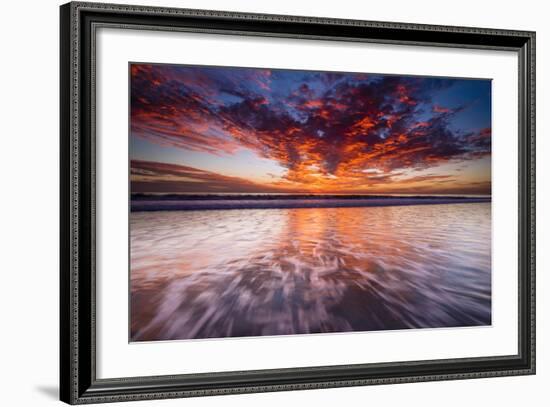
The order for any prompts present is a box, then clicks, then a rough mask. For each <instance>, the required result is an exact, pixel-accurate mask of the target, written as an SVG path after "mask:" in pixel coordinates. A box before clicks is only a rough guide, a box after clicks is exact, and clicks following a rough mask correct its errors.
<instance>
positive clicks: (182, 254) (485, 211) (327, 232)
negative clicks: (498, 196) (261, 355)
mask: <svg viewBox="0 0 550 407" xmlns="http://www.w3.org/2000/svg"><path fill="white" fill-rule="evenodd" d="M490 235H491V228H490V204H489V203H471V204H449V205H423V206H403V207H370V208H307V209H269V210H266V209H258V210H255V209H245V210H217V211H180V212H178V211H173V212H137V213H132V214H131V273H130V277H131V340H134V341H144V340H166V339H186V338H211V337H238V336H261V335H282V334H305V333H320V332H346V331H369V330H382V329H384V330H390V329H404V328H426V327H454V326H473V325H487V324H490V323H491V273H490V270H491V256H490V237H491V236H490Z"/></svg>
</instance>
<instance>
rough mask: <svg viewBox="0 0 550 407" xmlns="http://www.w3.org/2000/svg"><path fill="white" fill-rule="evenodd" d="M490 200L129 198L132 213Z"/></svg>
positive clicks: (480, 199) (479, 200)
mask: <svg viewBox="0 0 550 407" xmlns="http://www.w3.org/2000/svg"><path fill="white" fill-rule="evenodd" d="M487 202H491V198H490V197H477V198H473V197H376V198H374V197H369V198H365V197H362V198H358V197H355V198H352V199H350V198H342V197H338V198H332V197H331V198H325V197H323V198H316V197H307V198H296V197H293V198H288V197H277V198H273V197H270V198H265V199H261V198H253V199H248V198H245V199H225V198H224V199H220V198H218V199H180V200H175V199H144V200H141V199H132V200H131V202H130V211H131V212H153V211H192V210H233V209H299V208H354V207H357V208H364V207H382V206H410V205H442V204H460V203H487Z"/></svg>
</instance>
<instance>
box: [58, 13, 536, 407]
mask: <svg viewBox="0 0 550 407" xmlns="http://www.w3.org/2000/svg"><path fill="white" fill-rule="evenodd" d="M60 19H61V43H60V47H61V52H60V54H61V277H60V287H61V310H60V313H61V335H60V336H61V378H60V381H61V385H60V387H61V391H60V394H61V400H63V401H65V402H67V403H70V404H80V403H99V402H111V401H125V400H141V399H161V398H175V397H191V396H204V395H219V394H231V393H245V392H266V391H280V390H294V389H315V388H327V387H338V386H358V385H370V384H389V383H403V382H415V381H429V380H450V379H469V378H476V377H492V376H503V375H525V374H534V373H535V346H534V345H535V33H534V32H524V31H521V32H519V31H512V30H495V29H482V28H469V27H448V26H428V25H417V24H403V23H390V22H372V21H356V20H339V19H327V18H314V17H296V16H279V15H260V14H244V13H230V12H221V11H206V10H188V9H168V8H156V7H141V6H126V5H110V4H95V3H69V4H66V5H63V6H61V15H60Z"/></svg>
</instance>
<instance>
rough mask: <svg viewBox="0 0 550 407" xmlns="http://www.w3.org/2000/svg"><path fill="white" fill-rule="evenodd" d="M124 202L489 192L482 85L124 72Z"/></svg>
mask: <svg viewBox="0 0 550 407" xmlns="http://www.w3.org/2000/svg"><path fill="white" fill-rule="evenodd" d="M130 75H131V76H130V87H131V114H130V115H131V117H130V158H131V191H132V193H138V192H142V193H293V192H294V193H352V194H385V193H388V194H390V193H391V194H400V193H403V194H476V195H480V194H481V195H488V194H490V193H491V81H490V80H474V79H447V78H434V77H415V76H393V75H380V74H369V73H335V72H316V71H294V70H276V69H253V68H231V67H205V66H183V65H152V64H131V66H130Z"/></svg>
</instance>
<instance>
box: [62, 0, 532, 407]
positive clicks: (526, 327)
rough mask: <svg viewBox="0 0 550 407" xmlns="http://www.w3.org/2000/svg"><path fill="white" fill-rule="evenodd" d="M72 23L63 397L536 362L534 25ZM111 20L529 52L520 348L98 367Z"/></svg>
mask: <svg viewBox="0 0 550 407" xmlns="http://www.w3.org/2000/svg"><path fill="white" fill-rule="evenodd" d="M60 22H61V30H60V34H61V35H60V37H61V38H60V103H61V107H60V120H61V125H60V128H61V134H60V145H61V165H60V183H61V196H60V199H61V205H60V218H61V224H60V234H61V240H60V294H61V300H60V338H61V340H60V398H61V400H62V401H64V402H67V403H70V404H84V403H99V402H116V401H125V400H142V399H162V398H175V397H190V396H206V395H220V394H233V393H250V392H267V391H280V390H298V389H317V388H328V387H340V386H359V385H371V384H388V383H404V382H417V381H429V380H450V379H470V378H477V377H493V376H507V375H527V374H534V373H535V33H534V32H527V31H511V30H501V29H482V28H470V27H451V26H434V25H419V24H404V23H391V22H374V21H356V20H341V19H330V18H311V17H296V16H281V15H262V14H246V13H232V12H222V11H205V10H188V9H173V8H157V7H142V6H129V5H114V4H97V3H82V2H72V3H68V4H65V5H62V6H61V8H60ZM101 26H115V27H124V28H127V29H133V30H141V29H144V30H175V31H191V32H204V33H225V34H238V35H253V36H265V37H287V38H301V39H324V40H333V41H360V42H375V43H383V44H384V43H387V44H406V45H415V46H427V45H428V46H440V47H453V48H471V49H484V50H509V51H514V52H517V54H518V57H519V58H518V59H519V106H518V109H519V110H518V111H519V124H518V125H519V133H518V134H519V139H518V141H517V142H518V144H519V168H518V179H519V193H518V195H519V235H518V245H519V263H518V275H519V286H518V296H519V302H518V303H519V327H518V332H519V352H518V354H515V355H508V356H499V357H475V358H466V359H443V360H435V361H433V360H431V361H430V360H421V361H414V362H402V363H397V362H389V363H376V364H357V365H339V366H324V367H303V368H288V369H274V370H256V371H239V372H230V373H204V374H187V375H176V376H174V375H171V376H149V377H130V378H112V379H98V378H96V343H95V329H96V326H95V324H96V321H95V301H96V292H95V290H96V288H95V196H94V193H95V159H96V157H95V149H94V147H95V144H94V143H95V134H94V131H95V122H94V120H95V117H94V114H95V95H94V91H95V66H94V63H95V59H94V58H95V55H94V52H95V48H94V47H95V45H94V35H95V30H96V28H97V27H101ZM510 266H511V267H512V265H510Z"/></svg>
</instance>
